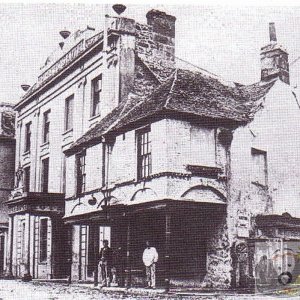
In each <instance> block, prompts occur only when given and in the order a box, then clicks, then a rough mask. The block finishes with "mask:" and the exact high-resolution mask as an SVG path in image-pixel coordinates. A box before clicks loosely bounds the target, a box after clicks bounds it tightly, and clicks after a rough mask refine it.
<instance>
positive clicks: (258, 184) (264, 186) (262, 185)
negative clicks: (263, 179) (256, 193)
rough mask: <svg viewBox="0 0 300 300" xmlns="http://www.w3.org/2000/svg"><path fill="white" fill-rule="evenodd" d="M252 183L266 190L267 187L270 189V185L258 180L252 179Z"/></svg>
mask: <svg viewBox="0 0 300 300" xmlns="http://www.w3.org/2000/svg"><path fill="white" fill-rule="evenodd" d="M251 183H252V184H253V185H256V186H257V187H260V188H262V189H264V190H267V189H268V185H265V184H262V183H259V182H258V181H251Z"/></svg>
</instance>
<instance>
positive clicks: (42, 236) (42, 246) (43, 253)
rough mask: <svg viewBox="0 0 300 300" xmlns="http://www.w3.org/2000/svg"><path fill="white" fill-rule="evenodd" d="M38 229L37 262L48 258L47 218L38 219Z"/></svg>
mask: <svg viewBox="0 0 300 300" xmlns="http://www.w3.org/2000/svg"><path fill="white" fill-rule="evenodd" d="M39 229H40V230H39V262H40V263H46V262H47V259H48V218H41V219H40V228H39ZM43 230H45V232H43Z"/></svg>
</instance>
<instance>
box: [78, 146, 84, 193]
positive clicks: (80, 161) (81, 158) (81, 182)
mask: <svg viewBox="0 0 300 300" xmlns="http://www.w3.org/2000/svg"><path fill="white" fill-rule="evenodd" d="M85 191H86V151H85V150H84V151H81V152H80V153H77V154H76V195H82V194H84V192H85Z"/></svg>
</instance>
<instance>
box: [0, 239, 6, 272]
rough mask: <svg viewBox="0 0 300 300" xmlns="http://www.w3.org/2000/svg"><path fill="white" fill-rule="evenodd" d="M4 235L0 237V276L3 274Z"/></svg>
mask: <svg viewBox="0 0 300 300" xmlns="http://www.w3.org/2000/svg"><path fill="white" fill-rule="evenodd" d="M4 240H5V238H4V235H1V236H0V274H3V271H4V251H5V248H4Z"/></svg>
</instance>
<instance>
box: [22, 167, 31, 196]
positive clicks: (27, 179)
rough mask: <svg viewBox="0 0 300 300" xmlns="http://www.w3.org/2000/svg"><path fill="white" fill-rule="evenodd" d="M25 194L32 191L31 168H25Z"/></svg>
mask: <svg viewBox="0 0 300 300" xmlns="http://www.w3.org/2000/svg"><path fill="white" fill-rule="evenodd" d="M23 185H24V187H23V188H24V192H29V190H30V167H26V168H24V183H23Z"/></svg>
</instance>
